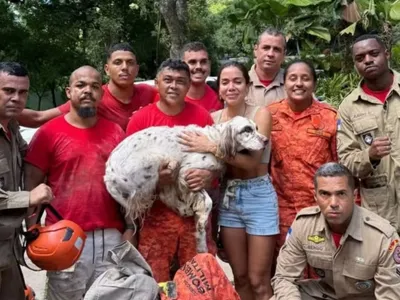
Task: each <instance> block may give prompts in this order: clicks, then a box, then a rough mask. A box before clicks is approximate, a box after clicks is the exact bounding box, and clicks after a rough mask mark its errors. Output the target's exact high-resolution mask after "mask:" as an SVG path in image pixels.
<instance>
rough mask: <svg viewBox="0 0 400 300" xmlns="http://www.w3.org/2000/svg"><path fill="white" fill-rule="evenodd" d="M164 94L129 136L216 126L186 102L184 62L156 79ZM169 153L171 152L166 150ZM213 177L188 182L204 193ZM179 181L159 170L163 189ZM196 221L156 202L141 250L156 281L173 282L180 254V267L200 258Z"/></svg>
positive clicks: (139, 116) (170, 63) (172, 63)
mask: <svg viewBox="0 0 400 300" xmlns="http://www.w3.org/2000/svg"><path fill="white" fill-rule="evenodd" d="M155 83H156V86H157V88H158V91H159V93H160V101H158V102H157V103H154V104H151V105H149V106H146V107H144V108H142V109H141V110H139V111H138V112H136V113H135V114H134V115H133V116H132V118H131V120H130V121H129V124H128V127H127V135H131V134H134V133H135V132H138V131H140V130H143V129H146V128H148V127H151V126H170V127H173V126H187V125H190V124H196V125H199V126H201V127H204V126H207V125H212V124H213V120H212V118H211V116H210V114H209V113H208V112H207V111H206V110H205V109H204V108H202V107H200V106H198V105H195V104H192V103H190V102H186V101H185V96H186V94H187V92H188V90H189V88H190V70H189V67H188V66H187V64H185V63H184V62H182V61H180V60H171V59H169V60H166V61H164V62H163V63H162V64H161V66H160V68H159V71H158V74H157V78H156V80H155ZM165 151H168V149H165ZM212 175H213V174H212V173H211V172H210V171H207V170H190V171H189V172H188V174H187V176H186V181H187V183H188V185H189V187H190V188H191V189H192V190H201V189H203V188H205V187H206V186H208V185H209V183H210V181H211V179H212V177H213V176H212ZM174 180H175V178H174V176H173V170H170V169H167V167H166V166H163V168H162V169H161V170H160V171H159V186H162V185H168V184H170V183H172V182H173V181H174ZM209 229H210V226H208V228H207V235H208V236H207V240H208V241H207V242H208V248H209V250H210V252H212V253H215V245H213V244H212V242H211V235H210V230H209ZM194 232H195V221H194V218H193V217H191V218H184V217H181V216H179V215H177V214H176V213H175V212H174V211H172V210H171V209H169V208H168V207H166V206H165V205H164V204H163V203H162V202H161V201H156V202H155V203H154V205H153V207H152V208H151V210H150V212H149V214H148V215H146V217H145V220H144V223H143V228H142V229H141V231H140V234H139V251H140V252H141V254H142V255H143V257H144V259H145V260H146V261H147V263H148V264H149V265H150V266H151V269H152V271H153V274H154V278H155V279H156V281H158V282H161V281H168V280H170V274H169V271H170V266H171V263H172V261H173V257H174V255H175V253H176V252H177V256H178V259H179V264H180V265H181V266H182V265H183V264H184V263H185V262H187V261H188V260H190V259H192V258H193V257H194V256H195V255H196V239H195V235H194V234H193V233H194Z"/></svg>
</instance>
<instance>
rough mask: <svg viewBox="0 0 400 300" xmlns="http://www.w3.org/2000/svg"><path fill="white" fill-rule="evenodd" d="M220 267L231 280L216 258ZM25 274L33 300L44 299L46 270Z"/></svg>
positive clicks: (224, 267)
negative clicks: (32, 293) (32, 292)
mask: <svg viewBox="0 0 400 300" xmlns="http://www.w3.org/2000/svg"><path fill="white" fill-rule="evenodd" d="M218 262H219V263H220V265H221V267H222V268H223V269H224V271H225V274H226V275H227V276H228V278H229V280H233V276H232V270H231V268H230V267H229V265H228V264H226V263H224V262H222V261H220V260H218ZM29 265H30V264H29ZM22 269H23V272H24V276H25V281H26V284H28V285H29V286H31V287H32V288H33V290H34V291H35V293H36V299H35V300H46V299H45V298H44V287H45V283H46V272H45V271H41V272H34V271H31V270H29V269H27V268H24V267H23V268H22Z"/></svg>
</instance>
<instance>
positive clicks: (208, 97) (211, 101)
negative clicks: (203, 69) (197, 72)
mask: <svg viewBox="0 0 400 300" xmlns="http://www.w3.org/2000/svg"><path fill="white" fill-rule="evenodd" d="M185 100H186V101H187V102H191V103H193V104H197V105H200V106H202V107H204V108H205V109H206V110H207V111H208V112H210V113H212V112H214V111H217V110H220V109H222V108H223V105H222V102H221V101H219V99H218V95H217V93H216V92H214V90H213V89H212V88H211V87H209V86H208V84H206V92H205V93H204V96H203V97H201V98H200V99H193V98H190V97H188V96H186V97H185Z"/></svg>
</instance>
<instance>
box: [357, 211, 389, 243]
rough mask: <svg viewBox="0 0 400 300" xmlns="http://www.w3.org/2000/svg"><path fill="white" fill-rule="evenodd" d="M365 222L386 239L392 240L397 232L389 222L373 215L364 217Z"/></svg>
mask: <svg viewBox="0 0 400 300" xmlns="http://www.w3.org/2000/svg"><path fill="white" fill-rule="evenodd" d="M363 221H364V223H365V224H367V225H369V226H371V227H373V228H375V229H377V230H379V231H380V232H382V233H383V234H384V235H386V237H388V238H390V237H392V236H393V234H394V233H395V232H396V230H395V229H394V227H393V226H392V225H390V223H389V221H387V220H385V219H383V218H381V217H379V216H375V215H372V214H367V215H366V216H363Z"/></svg>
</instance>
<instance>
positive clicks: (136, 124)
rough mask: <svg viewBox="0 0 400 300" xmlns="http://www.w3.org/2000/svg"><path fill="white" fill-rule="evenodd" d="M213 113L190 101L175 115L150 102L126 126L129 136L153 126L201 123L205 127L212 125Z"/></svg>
mask: <svg viewBox="0 0 400 300" xmlns="http://www.w3.org/2000/svg"><path fill="white" fill-rule="evenodd" d="M213 123H214V122H213V119H212V118H211V115H210V114H209V113H208V112H207V111H206V110H205V109H204V108H202V107H200V106H197V105H194V104H192V103H190V102H186V103H185V108H184V109H183V110H182V111H181V112H180V113H179V114H177V115H175V116H169V115H166V114H164V113H163V112H162V111H161V110H160V109H159V108H158V106H157V103H154V104H150V105H148V106H146V107H144V108H142V109H141V110H139V111H137V112H136V113H135V114H133V116H132V118H131V119H130V121H129V124H128V127H127V128H126V134H127V136H129V135H131V134H134V133H135V132H138V131H140V130H143V129H146V128H149V127H152V126H169V127H174V126H187V125H192V124H195V125H199V126H201V127H205V126H207V125H212V124H213Z"/></svg>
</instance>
